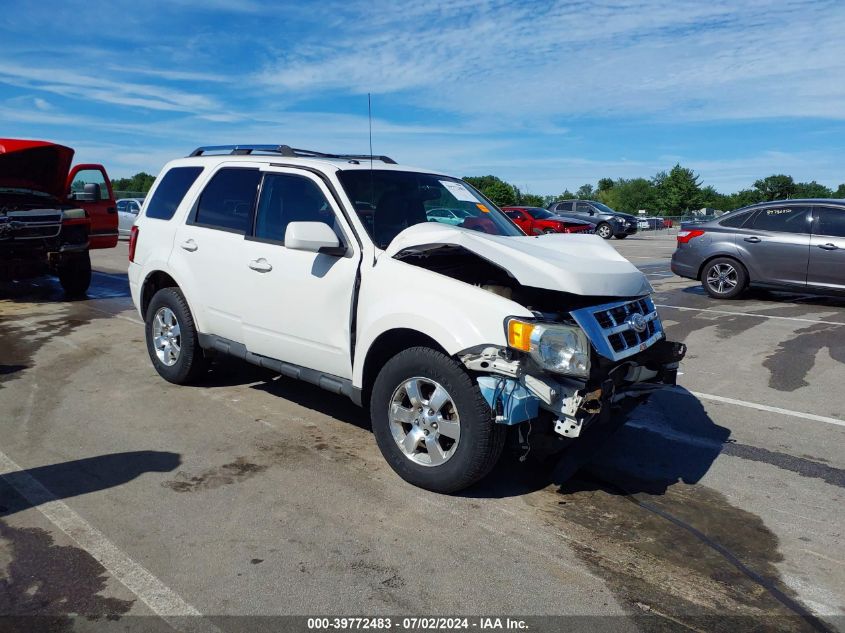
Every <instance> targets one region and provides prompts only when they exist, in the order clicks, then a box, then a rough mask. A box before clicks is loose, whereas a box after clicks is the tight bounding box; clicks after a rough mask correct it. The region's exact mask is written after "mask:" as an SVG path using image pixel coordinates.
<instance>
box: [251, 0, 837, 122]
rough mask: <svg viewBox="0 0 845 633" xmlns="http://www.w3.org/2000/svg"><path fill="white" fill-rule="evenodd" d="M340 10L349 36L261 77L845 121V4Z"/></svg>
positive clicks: (300, 88)
mask: <svg viewBox="0 0 845 633" xmlns="http://www.w3.org/2000/svg"><path fill="white" fill-rule="evenodd" d="M332 11H341V15H343V16H344V18H343V19H342V20H341V22H340V24H339V27H340V28H338V30H337V35H338V36H337V37H333V38H330V39H327V38H325V37H322V38H321V39H320V40H319V42H318V43H316V44H312V43H310V42H309V41H308V40H307V39H306V40H305V41H304V42H301V43H300V44H299V45H298V46H297V47H296V48H295V49H294V50H293V51H292V52H287V53H286V54H284V55H282V56H281V57H280V58H279V59H278V60H277V61H275V62H273V63H270V64H268V65H267V67H266V68H264V69H263V70H262V71H261V72H259V73H258V74H257V75H256V80H257V81H259V82H260V83H263V84H264V85H266V86H267V87H270V88H276V89H278V90H284V91H289V92H294V93H300V94H302V95H308V96H313V93H314V92H321V91H322V92H331V91H337V92H341V93H342V92H349V91H351V92H357V93H366V92H373V93H397V92H398V93H404V94H405V96H406V99H407V100H408V101H409V102H412V103H415V104H417V105H419V106H420V107H425V108H430V109H433V110H446V111H453V112H459V113H464V114H467V115H472V116H484V117H487V118H489V119H495V117H496V116H501V115H505V114H508V115H510V117H512V118H515V119H519V118H520V117H522V118H523V119H528V120H530V119H531V118H532V117H537V116H539V117H542V118H544V119H550V120H553V119H560V118H563V117H568V116H573V115H575V116H580V115H590V116H620V115H625V116H631V115H634V116H636V115H643V114H645V115H654V114H659V115H661V116H669V117H673V118H678V119H706V120H710V119H743V118H752V117H754V118H757V117H778V116H820V117H830V118H845V107H843V106H842V103H843V97H845V38H843V37H842V35H841V34H842V33H843V32H845V5H843V4H841V3H829V2H815V1H813V0H795V1H793V2H790V3H781V4H776V3H771V2H769V1H762V0H749V1H747V2H743V3H736V2H734V1H733V0H711V1H709V2H706V3H703V2H698V1H695V2H689V1H687V2H665V1H663V0H640V1H633V0H631V1H622V2H612V3H589V2H575V3H562V2H559V3H545V2H543V3H525V2H521V3H498V2H481V1H478V2H462V3H450V4H444V3H439V2H430V3H425V4H416V5H411V6H407V5H406V4H405V3H402V4H397V3H384V2H375V3H373V2H367V3H366V4H364V3H344V8H343V9H340V8H338V5H332V4H330V5H329V6H328V7H326V8H325V9H324V12H323V13H321V14H320V16H318V17H319V18H322V17H325V16H327V15H328V14H329V13H330V12H332ZM315 19H317V18H315ZM808 97H811V98H809V99H808Z"/></svg>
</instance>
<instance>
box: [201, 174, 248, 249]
mask: <svg viewBox="0 0 845 633" xmlns="http://www.w3.org/2000/svg"><path fill="white" fill-rule="evenodd" d="M260 179H261V172H260V171H258V170H257V169H241V168H237V167H230V168H225V167H224V168H223V169H221V170H220V171H218V172H217V173H216V174H214V176H212V178H211V180H210V181H209V182H208V184H207V185H206V186H205V189H204V190H203V192H202V194H201V195H200V199H199V202H198V203H197V210H196V215H195V216H194V224H199V225H200V226H205V227H208V228H213V229H223V230H225V231H233V232H236V233H246V232H247V231H248V230H249V228H250V224H251V223H252V209H253V207H255V198H256V195H257V194H258V182H259V180H260Z"/></svg>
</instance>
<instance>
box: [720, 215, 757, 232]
mask: <svg viewBox="0 0 845 633" xmlns="http://www.w3.org/2000/svg"><path fill="white" fill-rule="evenodd" d="M750 215H751V214H750V213H736V214H734V215H731V216H730V217H727V218H725V219H724V220H722V221H721V222H719V225H720V226H730V227H733V228H735V229H737V228H739V227H741V226H742V225H743V224H745V221H746V220H747V219H748V217H749V216H750Z"/></svg>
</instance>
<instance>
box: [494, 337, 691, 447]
mask: <svg viewBox="0 0 845 633" xmlns="http://www.w3.org/2000/svg"><path fill="white" fill-rule="evenodd" d="M685 354H686V346H685V345H684V344H683V343H675V342H671V341H667V340H665V339H664V340H661V341H658V342H657V343H655V344H654V345H652V346H651V347H650V348H649V349H647V350H645V351H643V352H641V353H640V354H637V355H636V357H632V358H630V359H628V360H626V361H625V362H623V363H620V364H618V365H616V366H615V367H612V368H609V369H607V370H606V372H605V373H604V374H603V375H601V376H599V377H595V376H594V377H592V378H591V379H590V380H589V381H588V382H586V383H585V382H580V381H574V380H569V379H567V378H564V377H559V376H555V377H551V375H549V374H544V375H542V376H538V375H532V374H527V373H521V372H514V373H513V375H500V374H496V375H489V374H488V375H483V376H479V377H478V386H479V388H480V389H481V393H482V395H483V396H484V398H485V400H487V403H488V404H489V405H490V408H491V409H492V410H493V411H494V413H495V414H496V422H497V423H499V424H507V425H515V424H520V423H522V422H525V421H527V420H532V419H534V418H537V417H538V416H539V415H540V411H541V410H545V411H548V412H549V413H551V414H552V416H554V418H555V419H554V429H555V431H556V432H557V433H558V434H560V435H562V436H564V437H569V438H575V437H578V436H579V435H580V433H581V431H582V430H583V428H584V427H585V426H587V425H588V424H589V423H590V422H592V421H593V420H594V419H595V418H597V417H598V415H599V414H600V413H601V412H602V410H604V409H607V408H609V407H611V406H614V405H617V404H619V403H621V402H622V401H624V400H629V399H643V398H645V397H647V396H648V395H650V394H651V393H653V392H655V391H658V390H660V389H664V388H665V387H667V386H674V385H675V384H676V380H677V374H678V367H679V364H680V362H681V360H683V358H684V355H685Z"/></svg>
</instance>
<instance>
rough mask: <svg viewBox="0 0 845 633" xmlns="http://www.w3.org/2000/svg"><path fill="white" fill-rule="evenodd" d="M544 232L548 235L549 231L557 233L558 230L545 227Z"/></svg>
mask: <svg viewBox="0 0 845 633" xmlns="http://www.w3.org/2000/svg"><path fill="white" fill-rule="evenodd" d="M543 233H544V234H545V235H548V234H549V233H557V231H555V230H554V229H543Z"/></svg>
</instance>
